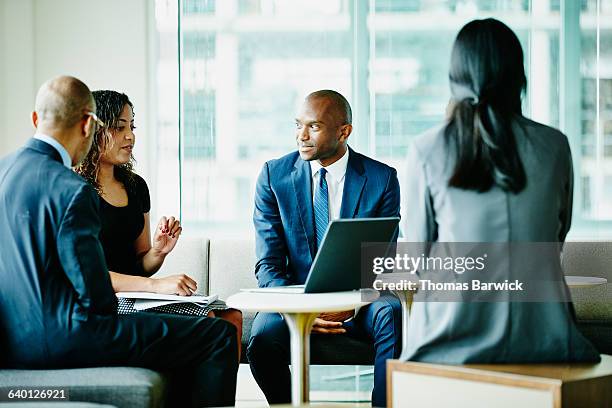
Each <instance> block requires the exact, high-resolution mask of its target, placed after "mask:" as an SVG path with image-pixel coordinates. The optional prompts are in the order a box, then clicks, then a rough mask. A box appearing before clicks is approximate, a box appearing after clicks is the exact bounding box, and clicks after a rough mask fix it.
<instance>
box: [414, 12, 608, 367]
mask: <svg viewBox="0 0 612 408" xmlns="http://www.w3.org/2000/svg"><path fill="white" fill-rule="evenodd" d="M449 80H450V87H451V102H450V104H449V107H448V110H447V115H448V117H447V120H446V122H445V123H444V124H443V125H442V126H441V127H438V128H436V129H433V130H432V131H429V132H427V133H426V134H424V135H422V136H420V137H418V138H417V139H416V140H415V141H414V143H413V146H412V149H411V153H410V158H409V170H410V171H409V174H408V175H407V180H406V184H405V187H406V188H404V194H405V197H406V200H405V206H404V216H403V222H404V224H403V225H404V228H403V229H404V236H405V237H406V238H407V240H408V241H410V242H421V243H423V242H428V243H432V242H433V243H435V242H439V243H465V242H467V243H513V244H514V243H533V242H538V243H542V242H545V243H546V242H548V243H553V245H554V247H555V248H556V247H558V246H559V244H555V243H558V242H563V241H564V239H565V236H566V234H567V232H568V230H569V228H570V222H571V212H572V177H573V176H572V159H571V153H570V148H569V144H568V141H567V138H566V137H565V135H563V134H562V133H561V132H559V131H558V130H556V129H553V128H550V127H548V126H545V125H542V124H539V123H536V122H534V121H531V120H529V119H527V118H525V117H524V116H523V115H522V111H521V96H522V94H523V92H524V90H525V87H526V84H527V80H526V77H525V73H524V67H523V51H522V49H521V45H520V42H519V40H518V38H517V37H516V35H515V34H514V33H513V32H512V30H511V29H510V28H508V27H507V26H506V25H505V24H503V23H501V22H500V21H498V20H495V19H485V20H475V21H472V22H470V23H468V24H467V25H465V26H464V27H463V28H462V29H461V30H460V32H459V34H458V35H457V38H456V40H455V43H454V45H453V50H452V56H451V67H450V74H449ZM530 245H534V244H530ZM430 247H432V248H435V247H436V245H435V244H430ZM438 247H441V245H438ZM474 247H475V248H476V246H474ZM555 259H557V260H558V257H555ZM521 261H526V260H524V259H516V258H510V262H516V263H518V262H521ZM508 265H510V263H509V264H508ZM498 269H501V267H500V268H498ZM508 270H509V271H510V270H512V267H508ZM488 272H492V273H495V272H497V269H496V268H495V267H492V268H490V270H489V271H488ZM488 272H487V273H488ZM524 272H525V273H526V272H527V271H524ZM532 272H533V273H539V272H540V271H530V272H529V273H532ZM426 273H427V272H424V273H423V274H426ZM552 274H553V275H555V276H552V280H553V281H552V282H551V284H550V285H549V286H547V287H546V291H547V295H550V301H548V299H543V300H542V299H540V300H539V301H538V302H518V301H512V300H509V299H519V297H516V298H514V297H511V296H507V297H505V298H504V296H506V295H508V294H506V295H503V294H501V293H500V297H499V298H498V299H497V300H498V301H495V302H490V301H488V302H475V301H469V300H470V299H469V297H468V296H467V295H460V296H465V297H464V298H463V299H464V300H467V301H463V302H459V301H452V302H450V301H449V302H445V301H442V302H427V301H425V302H415V303H414V304H413V307H412V311H411V316H410V324H409V328H408V344H407V345H405V350H406V354H405V355H404V357H405V358H407V359H410V360H416V361H426V362H437V363H448V364H462V363H493V362H499V363H502V362H553V361H598V360H599V355H598V353H597V351H596V350H595V349H594V347H593V346H592V345H591V344H590V343H589V342H588V341H587V340H586V339H585V338H584V337H583V336H582V334H581V333H580V332H579V331H578V330H577V328H576V326H575V323H574V317H573V308H572V305H571V302H570V301H569V298H568V296H567V293H568V291H567V287H566V286H565V283H564V281H563V277H562V273H561V271H560V269H555V270H554V271H553V272H552ZM451 276H453V278H455V275H452V274H451ZM468 276H470V277H473V278H475V279H481V280H486V278H485V277H486V276H487V275H483V274H481V275H475V274H472V275H470V273H469V272H466V273H465V277H456V279H457V280H460V279H464V278H465V279H466V280H467V277H468ZM538 276H539V275H538ZM548 278H551V276H548ZM528 283H529V282H528ZM528 283H527V284H528ZM423 296H425V295H423ZM555 296H556V297H555ZM425 299H426V298H425ZM438 300H439V299H438ZM442 300H444V299H442ZM453 300H457V298H453ZM471 300H474V299H473V298H472V299H471ZM523 300H528V299H523Z"/></svg>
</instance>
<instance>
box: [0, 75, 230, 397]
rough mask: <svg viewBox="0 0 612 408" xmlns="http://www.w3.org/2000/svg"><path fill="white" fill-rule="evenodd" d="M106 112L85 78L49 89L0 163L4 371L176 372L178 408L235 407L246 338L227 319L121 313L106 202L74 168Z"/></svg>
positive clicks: (42, 93) (0, 344)
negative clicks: (104, 241)
mask: <svg viewBox="0 0 612 408" xmlns="http://www.w3.org/2000/svg"><path fill="white" fill-rule="evenodd" d="M95 111H96V106H95V103H94V99H93V97H92V94H91V92H90V91H89V89H88V88H87V86H86V85H85V84H84V83H82V82H81V81H79V80H78V79H76V78H72V77H59V78H56V79H53V80H50V81H48V82H46V83H45V84H44V85H43V86H42V87H41V89H40V90H39V92H38V95H37V97H36V110H35V112H33V114H32V120H33V123H34V126H35V127H36V128H37V131H36V134H35V135H34V138H32V139H30V140H29V141H28V142H27V143H26V145H25V146H24V147H23V148H22V149H20V150H18V151H17V152H15V153H13V154H11V155H10V156H8V157H6V158H4V159H2V160H0V240H1V242H2V244H1V245H0V259H1V260H2V262H0V281H1V282H2V284H1V285H0V350H2V352H1V353H0V360H2V361H0V366H5V367H11V368H40V369H43V368H45V369H47V368H76V367H94V366H116V365H128V366H137V367H147V368H153V369H160V370H164V371H167V372H169V373H170V374H171V376H170V381H171V388H170V389H171V391H172V392H174V394H172V393H171V395H170V396H168V400H169V401H170V402H172V403H173V404H175V405H176V406H219V405H224V406H225V405H234V395H235V390H236V372H237V368H238V361H237V357H236V356H237V343H236V329H235V328H234V326H233V325H232V324H230V323H227V322H224V321H222V320H218V319H209V318H197V317H190V316H171V315H162V314H148V313H139V314H134V315H122V316H118V315H117V298H116V297H115V294H114V292H113V288H112V286H111V283H110V278H109V274H108V269H107V267H106V262H105V260H104V254H103V253H102V246H101V245H100V242H99V240H98V234H99V232H100V220H99V218H98V205H99V202H98V194H97V193H96V192H95V190H94V189H93V187H91V185H90V184H89V183H87V182H86V181H85V180H84V179H82V178H81V177H80V176H79V175H77V174H76V173H75V172H73V171H72V170H71V166H75V165H76V164H77V163H79V162H80V161H81V160H82V159H83V157H85V155H86V154H87V152H88V150H89V148H90V147H91V143H92V139H93V134H94V133H95V132H94V128H95V126H96V122H98V125H99V124H101V122H100V121H99V119H98V118H97V116H96V114H95Z"/></svg>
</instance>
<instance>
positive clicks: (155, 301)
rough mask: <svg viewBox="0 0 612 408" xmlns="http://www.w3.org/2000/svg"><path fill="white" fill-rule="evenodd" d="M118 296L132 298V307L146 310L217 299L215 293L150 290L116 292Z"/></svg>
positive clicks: (202, 303) (197, 303) (199, 303)
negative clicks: (186, 293)
mask: <svg viewBox="0 0 612 408" xmlns="http://www.w3.org/2000/svg"><path fill="white" fill-rule="evenodd" d="M117 297H118V298H126V299H134V309H136V310H146V309H150V308H153V307H158V306H165V305H170V304H173V303H193V304H196V305H198V306H206V305H208V304H209V303H212V302H214V301H215V300H217V299H218V296H217V295H210V296H201V295H192V296H178V295H162V294H159V293H150V292H118V293H117Z"/></svg>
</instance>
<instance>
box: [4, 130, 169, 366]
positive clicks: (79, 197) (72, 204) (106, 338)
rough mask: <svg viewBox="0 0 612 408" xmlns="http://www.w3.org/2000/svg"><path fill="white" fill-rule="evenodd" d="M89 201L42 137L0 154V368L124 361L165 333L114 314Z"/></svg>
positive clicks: (154, 323) (88, 190)
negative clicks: (41, 139)
mask: <svg viewBox="0 0 612 408" xmlns="http://www.w3.org/2000/svg"><path fill="white" fill-rule="evenodd" d="M98 205H99V202H98V195H97V193H96V192H95V190H94V189H93V188H92V186H91V185H89V184H88V183H86V182H85V180H83V178H81V177H80V176H79V175H77V174H76V173H74V172H73V171H71V170H69V169H67V168H66V167H65V166H64V165H63V164H62V161H61V157H60V155H59V153H58V152H57V151H56V150H55V149H54V148H53V147H52V146H51V145H49V144H47V143H45V142H43V141H40V140H37V139H31V140H29V141H28V142H27V144H26V145H25V147H24V148H22V149H20V150H18V151H17V152H16V153H14V154H12V155H10V156H8V157H6V158H4V159H2V160H0V242H1V243H0V260H1V262H0V282H2V283H1V284H0V350H2V353H0V360H3V361H1V363H2V365H4V366H9V367H22V368H51V367H80V366H95V365H116V364H131V362H133V361H135V360H134V359H138V358H139V356H140V355H141V353H142V352H143V350H145V349H146V348H147V347H149V346H150V345H151V344H154V343H155V342H159V340H160V339H161V338H163V337H164V336H165V335H166V334H167V327H166V326H165V324H164V322H162V321H160V320H159V319H157V318H156V317H155V316H152V317H145V316H133V317H132V316H125V317H118V316H117V312H116V307H117V298H116V297H115V294H114V292H113V288H112V286H111V283H110V278H109V274H108V269H107V267H106V262H105V261H104V254H103V252H102V247H101V245H100V242H99V240H98V233H99V231H100V221H99V218H98Z"/></svg>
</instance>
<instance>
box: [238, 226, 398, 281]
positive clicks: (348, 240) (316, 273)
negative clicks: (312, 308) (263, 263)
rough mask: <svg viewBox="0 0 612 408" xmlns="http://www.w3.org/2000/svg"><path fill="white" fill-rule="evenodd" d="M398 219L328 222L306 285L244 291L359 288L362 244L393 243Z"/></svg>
mask: <svg viewBox="0 0 612 408" xmlns="http://www.w3.org/2000/svg"><path fill="white" fill-rule="evenodd" d="M398 223H399V218H398V217H387V218H351V219H348V218H345V219H338V220H333V221H332V222H330V223H329V225H328V227H327V231H326V232H325V236H324V237H323V242H322V243H321V246H320V248H319V251H318V252H317V255H316V256H315V259H314V261H313V263H312V265H311V267H310V272H309V273H308V278H307V279H306V284H304V285H291V286H276V287H271V288H252V289H243V291H246V292H266V293H325V292H343V291H349V290H357V289H360V288H361V265H360V263H361V244H362V243H366V242H389V243H390V242H392V241H393V240H394V238H395V237H396V234H397V230H398Z"/></svg>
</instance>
